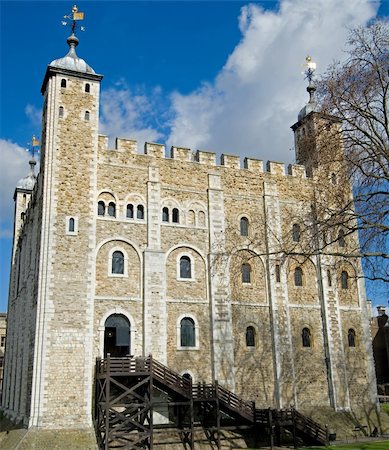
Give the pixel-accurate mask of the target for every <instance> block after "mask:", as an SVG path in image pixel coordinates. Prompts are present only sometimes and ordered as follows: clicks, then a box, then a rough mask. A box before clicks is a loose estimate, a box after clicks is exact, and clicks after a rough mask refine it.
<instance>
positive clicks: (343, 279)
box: [340, 270, 348, 289]
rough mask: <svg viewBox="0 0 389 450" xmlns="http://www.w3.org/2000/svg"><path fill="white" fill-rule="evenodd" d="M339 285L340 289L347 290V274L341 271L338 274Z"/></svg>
mask: <svg viewBox="0 0 389 450" xmlns="http://www.w3.org/2000/svg"><path fill="white" fill-rule="evenodd" d="M340 283H341V285H342V289H348V273H347V272H346V271H345V270H343V271H342V273H341V274H340Z"/></svg>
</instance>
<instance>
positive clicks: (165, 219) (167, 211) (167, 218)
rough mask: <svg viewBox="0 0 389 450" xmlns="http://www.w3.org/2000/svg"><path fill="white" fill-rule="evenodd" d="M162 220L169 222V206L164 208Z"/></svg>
mask: <svg viewBox="0 0 389 450" xmlns="http://www.w3.org/2000/svg"><path fill="white" fill-rule="evenodd" d="M162 222H169V208H167V207H166V206H165V207H164V208H162Z"/></svg>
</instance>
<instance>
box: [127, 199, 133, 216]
mask: <svg viewBox="0 0 389 450" xmlns="http://www.w3.org/2000/svg"><path fill="white" fill-rule="evenodd" d="M126 217H127V219H133V218H134V205H133V204H132V203H129V204H128V205H127V208H126Z"/></svg>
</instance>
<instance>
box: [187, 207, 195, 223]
mask: <svg viewBox="0 0 389 450" xmlns="http://www.w3.org/2000/svg"><path fill="white" fill-rule="evenodd" d="M195 224H196V216H195V212H194V211H193V209H190V210H189V211H188V225H195Z"/></svg>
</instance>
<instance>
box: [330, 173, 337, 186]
mask: <svg viewBox="0 0 389 450" xmlns="http://www.w3.org/2000/svg"><path fill="white" fill-rule="evenodd" d="M331 183H332V184H337V179H336V174H335V173H332V174H331Z"/></svg>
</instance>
